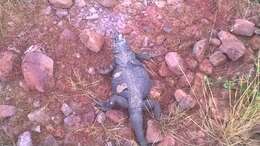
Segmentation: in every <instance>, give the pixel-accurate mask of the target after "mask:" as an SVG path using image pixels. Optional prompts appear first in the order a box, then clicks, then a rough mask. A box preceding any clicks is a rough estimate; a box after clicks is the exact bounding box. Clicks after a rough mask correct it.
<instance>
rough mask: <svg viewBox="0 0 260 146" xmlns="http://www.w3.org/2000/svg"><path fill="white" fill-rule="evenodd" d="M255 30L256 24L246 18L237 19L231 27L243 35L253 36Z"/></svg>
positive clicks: (232, 30)
mask: <svg viewBox="0 0 260 146" xmlns="http://www.w3.org/2000/svg"><path fill="white" fill-rule="evenodd" d="M254 31H255V24H254V23H252V22H250V21H247V20H245V19H237V20H235V24H234V25H233V26H232V28H231V32H232V33H234V34H237V35H242V36H252V35H253V34H254Z"/></svg>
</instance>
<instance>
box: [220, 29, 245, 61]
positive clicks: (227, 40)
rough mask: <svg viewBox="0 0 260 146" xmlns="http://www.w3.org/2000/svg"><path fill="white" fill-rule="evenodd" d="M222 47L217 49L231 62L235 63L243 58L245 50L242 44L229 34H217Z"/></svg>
mask: <svg viewBox="0 0 260 146" xmlns="http://www.w3.org/2000/svg"><path fill="white" fill-rule="evenodd" d="M218 37H219V38H220V40H221V42H222V45H221V46H220V47H219V48H218V49H219V50H220V51H221V52H223V53H225V54H226V55H227V56H228V58H230V59H231V60H232V61H236V60H238V59H239V58H241V57H242V56H244V54H245V51H246V48H245V46H244V44H243V43H242V42H241V41H240V40H238V39H237V38H236V37H235V36H234V35H232V34H230V33H229V32H225V31H220V32H219V33H218Z"/></svg>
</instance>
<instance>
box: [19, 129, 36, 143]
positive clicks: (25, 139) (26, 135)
mask: <svg viewBox="0 0 260 146" xmlns="http://www.w3.org/2000/svg"><path fill="white" fill-rule="evenodd" d="M17 146H33V144H32V137H31V133H30V132H29V131H25V132H23V133H22V134H21V135H19V136H18V141H17Z"/></svg>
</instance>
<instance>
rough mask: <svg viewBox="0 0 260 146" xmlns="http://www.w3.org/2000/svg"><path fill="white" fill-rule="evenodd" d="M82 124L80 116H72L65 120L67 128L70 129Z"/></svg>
mask: <svg viewBox="0 0 260 146" xmlns="http://www.w3.org/2000/svg"><path fill="white" fill-rule="evenodd" d="M80 122H81V118H80V116H78V115H74V114H72V115H70V116H68V117H66V118H65V119H64V125H65V126H67V127H68V128H70V127H73V126H79V125H80Z"/></svg>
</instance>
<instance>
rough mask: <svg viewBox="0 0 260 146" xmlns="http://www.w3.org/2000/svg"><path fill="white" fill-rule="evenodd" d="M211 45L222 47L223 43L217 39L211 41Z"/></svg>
mask: <svg viewBox="0 0 260 146" xmlns="http://www.w3.org/2000/svg"><path fill="white" fill-rule="evenodd" d="M209 44H210V45H213V46H217V47H218V46H220V45H221V41H220V40H219V39H217V38H212V39H210V40H209Z"/></svg>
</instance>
